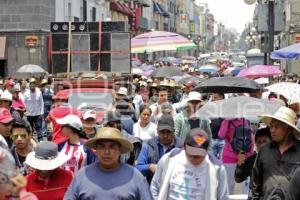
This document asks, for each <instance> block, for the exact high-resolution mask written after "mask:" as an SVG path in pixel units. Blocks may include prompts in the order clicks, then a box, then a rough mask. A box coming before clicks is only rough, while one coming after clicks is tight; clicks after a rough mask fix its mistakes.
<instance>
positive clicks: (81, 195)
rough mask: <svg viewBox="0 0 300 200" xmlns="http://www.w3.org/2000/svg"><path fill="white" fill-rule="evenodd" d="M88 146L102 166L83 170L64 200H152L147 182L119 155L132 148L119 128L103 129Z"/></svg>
mask: <svg viewBox="0 0 300 200" xmlns="http://www.w3.org/2000/svg"><path fill="white" fill-rule="evenodd" d="M86 145H87V146H88V147H91V148H93V149H95V150H96V154H97V156H98V159H99V162H96V163H93V164H91V165H89V166H87V167H85V168H83V169H82V170H80V171H79V172H78V173H77V174H76V176H75V177H74V179H73V181H72V183H71V185H70V187H69V189H68V191H67V193H66V195H65V197H64V199H65V200H71V199H72V200H75V199H99V198H101V199H136V200H138V199H143V200H148V199H152V197H151V194H150V190H149V186H148V184H147V181H146V179H145V178H144V177H143V176H142V175H141V174H140V172H139V171H137V169H135V168H133V167H131V166H129V165H127V164H122V163H120V161H119V158H120V155H121V154H123V153H127V152H129V151H131V150H132V148H133V146H132V144H131V143H130V142H129V141H128V140H127V139H125V138H123V137H122V136H121V132H120V131H119V130H118V129H116V128H110V127H104V128H100V129H98V131H97V134H96V136H95V138H93V139H90V140H88V141H87V143H86Z"/></svg>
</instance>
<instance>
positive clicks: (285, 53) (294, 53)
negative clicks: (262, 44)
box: [271, 43, 300, 60]
mask: <svg viewBox="0 0 300 200" xmlns="http://www.w3.org/2000/svg"><path fill="white" fill-rule="evenodd" d="M299 55H300V43H297V44H293V45H290V46H287V47H285V48H282V49H279V50H276V51H273V52H272V54H271V58H272V59H291V60H297V59H298V58H299Z"/></svg>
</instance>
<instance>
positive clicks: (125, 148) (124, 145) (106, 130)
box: [85, 127, 133, 153]
mask: <svg viewBox="0 0 300 200" xmlns="http://www.w3.org/2000/svg"><path fill="white" fill-rule="evenodd" d="M102 140H112V141H115V142H118V143H119V144H120V145H121V147H120V152H121V153H128V152H129V151H131V150H132V149H133V146H132V144H131V143H130V142H129V141H128V140H127V139H125V138H123V137H122V135H121V132H120V131H119V130H118V129H116V128H110V127H103V128H100V129H98V130H97V133H96V135H95V137H94V138H93V139H89V140H88V141H87V142H86V143H85V145H86V146H88V147H90V148H93V149H97V148H96V145H97V142H99V141H102Z"/></svg>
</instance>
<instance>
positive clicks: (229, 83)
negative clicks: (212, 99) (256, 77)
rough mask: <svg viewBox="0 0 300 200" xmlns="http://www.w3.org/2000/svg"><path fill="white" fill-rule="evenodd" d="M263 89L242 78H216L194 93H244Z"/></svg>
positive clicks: (199, 87) (206, 82)
mask: <svg viewBox="0 0 300 200" xmlns="http://www.w3.org/2000/svg"><path fill="white" fill-rule="evenodd" d="M259 89H263V88H262V87H261V86H260V85H259V84H258V83H257V82H255V81H253V80H250V79H248V78H241V77H215V78H211V79H208V80H207V81H204V82H202V83H200V84H199V85H198V86H196V87H195V88H194V91H197V92H203V93H212V92H222V93H243V92H253V91H254V90H259Z"/></svg>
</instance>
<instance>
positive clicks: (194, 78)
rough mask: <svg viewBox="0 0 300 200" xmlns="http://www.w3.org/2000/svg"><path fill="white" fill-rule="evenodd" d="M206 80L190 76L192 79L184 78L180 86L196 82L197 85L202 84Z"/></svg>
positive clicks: (180, 81)
mask: <svg viewBox="0 0 300 200" xmlns="http://www.w3.org/2000/svg"><path fill="white" fill-rule="evenodd" d="M203 80H205V79H204V78H200V77H199V76H190V77H184V78H182V79H180V80H179V81H178V83H179V84H185V83H188V82H195V83H200V82H202V81H203Z"/></svg>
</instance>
